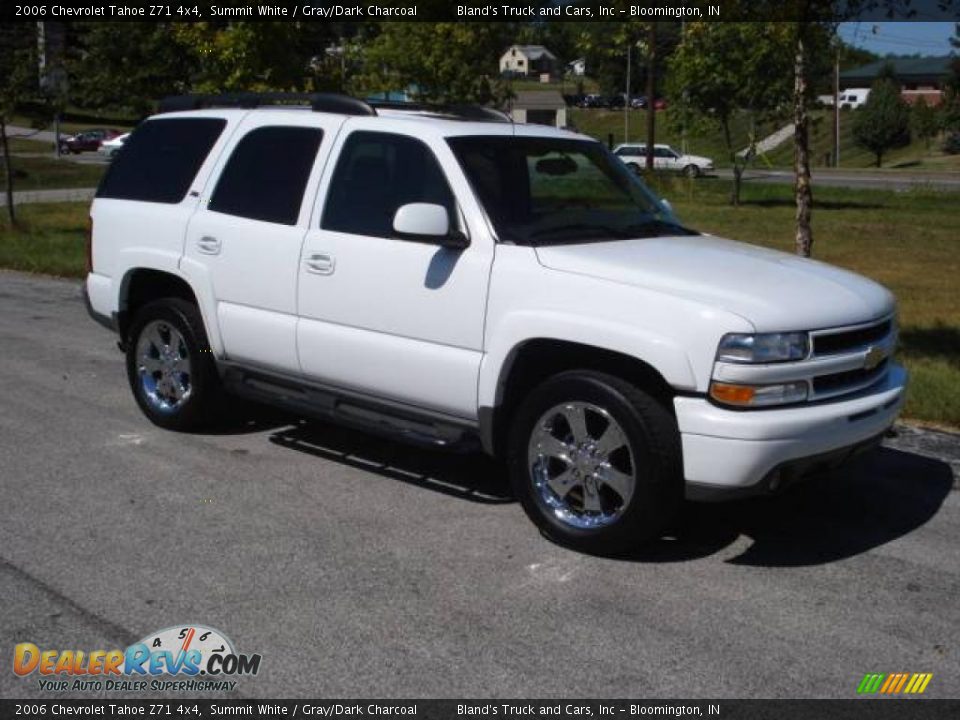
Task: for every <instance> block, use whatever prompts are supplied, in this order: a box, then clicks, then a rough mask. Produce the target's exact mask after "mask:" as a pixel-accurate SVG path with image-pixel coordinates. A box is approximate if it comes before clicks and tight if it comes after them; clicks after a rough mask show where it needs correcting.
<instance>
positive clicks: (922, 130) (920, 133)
mask: <svg viewBox="0 0 960 720" xmlns="http://www.w3.org/2000/svg"><path fill="white" fill-rule="evenodd" d="M939 128H940V118H938V117H937V111H936V109H935V108H933V107H931V106H930V105H928V104H927V101H926V100H925V99H924V98H923V97H922V96H921V97H919V98H917V101H916V102H915V103H914V104H913V107H912V108H910V130H911V132H912V133H913V134H914V135H915V136H916V137H917V138H919V139H920V140H923V141H924V144H925V145H926V147H927V149H928V150H929V149H930V141H931V140H932V139H933V138H934V137H935V136H936V134H937V130H939Z"/></svg>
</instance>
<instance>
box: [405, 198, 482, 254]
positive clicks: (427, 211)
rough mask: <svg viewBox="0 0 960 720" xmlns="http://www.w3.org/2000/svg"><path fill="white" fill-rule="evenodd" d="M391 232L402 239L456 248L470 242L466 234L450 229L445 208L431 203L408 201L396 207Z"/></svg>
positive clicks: (459, 248) (461, 247)
mask: <svg viewBox="0 0 960 720" xmlns="http://www.w3.org/2000/svg"><path fill="white" fill-rule="evenodd" d="M393 232H394V233H396V235H397V237H399V238H403V239H404V240H413V241H416V242H429V243H436V244H437V245H442V246H443V247H446V248H451V249H457V250H462V249H463V248H465V247H467V246H468V245H469V244H470V240H469V239H468V238H467V236H466V235H464V234H463V233H462V232H460V231H459V230H456V229H451V227H450V216H449V215H448V214H447V209H446V208H445V207H443V205H434V204H432V203H408V204H407V205H402V206H400V207H399V208H397V212H396V214H395V215H394V216H393Z"/></svg>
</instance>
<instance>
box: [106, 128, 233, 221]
mask: <svg viewBox="0 0 960 720" xmlns="http://www.w3.org/2000/svg"><path fill="white" fill-rule="evenodd" d="M226 124H227V121H226V120H223V119H220V118H170V119H166V120H163V119H160V120H149V121H147V122H145V123H142V124H141V125H140V126H139V127H138V128H137V129H136V130H134V131H133V133H131V135H130V137H129V138H127V141H126V142H125V143H124V145H123V154H122V155H118V156H117V158H116V159H115V160H114V161H113V162H112V163H111V165H110V168H109V169H108V170H107V173H106V175H104V177H103V180H102V181H101V182H100V187H99V188H98V189H97V197H100V198H116V199H119V200H141V201H144V202H157V203H178V202H180V201H181V200H183V198H184V196H185V195H186V194H187V191H188V190H189V189H190V183H192V182H193V178H194V177H195V176H196V174H197V171H198V170H199V169H200V166H201V165H203V161H204V160H206V158H207V155H208V154H209V152H210V148H212V147H213V144H214V143H215V142H216V141H217V138H219V137H220V133H221V132H223V128H224V126H226Z"/></svg>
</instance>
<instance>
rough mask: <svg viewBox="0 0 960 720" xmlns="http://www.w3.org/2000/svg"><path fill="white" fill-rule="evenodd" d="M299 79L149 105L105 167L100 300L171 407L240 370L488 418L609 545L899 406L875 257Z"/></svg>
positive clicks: (160, 401) (590, 146)
mask: <svg viewBox="0 0 960 720" xmlns="http://www.w3.org/2000/svg"><path fill="white" fill-rule="evenodd" d="M227 100H229V98H227V99H224V98H220V101H221V102H226V101H227ZM310 100H311V101H312V102H313V108H312V109H311V107H309V106H308V107H304V108H294V107H262V106H261V107H255V108H250V107H233V108H226V109H223V108H220V109H217V108H207V109H197V110H186V111H177V112H169V113H163V114H160V115H157V116H155V117H152V118H150V119H148V120H146V121H145V122H143V123H141V125H140V126H139V127H138V128H137V129H136V131H135V132H134V133H133V134H132V135H131V136H130V138H129V140H128V141H127V143H126V144H125V145H124V150H123V152H122V153H120V154H119V155H118V156H117V159H116V160H115V162H114V163H113V164H112V165H111V167H110V168H109V170H108V171H107V174H106V176H105V178H104V180H103V182H102V184H101V186H100V188H99V189H98V192H97V196H96V199H95V200H94V202H93V206H92V210H91V218H92V233H91V235H92V244H91V247H90V258H91V266H90V272H89V275H88V276H87V280H86V285H85V290H86V295H87V301H88V304H89V309H90V312H91V314H92V315H93V316H94V317H95V318H97V319H99V320H100V321H101V322H102V323H104V324H106V325H107V326H109V327H111V328H113V329H114V330H116V331H117V332H118V333H119V334H120V338H121V347H123V348H124V349H125V352H126V359H127V374H128V377H129V381H130V385H131V387H132V389H133V394H134V396H135V398H136V400H137V402H138V403H139V405H140V407H141V408H142V410H143V412H144V413H145V414H146V416H147V417H148V418H149V419H150V420H151V421H153V422H154V423H156V424H157V425H160V426H162V427H165V428H170V429H174V430H187V429H192V428H195V427H198V426H200V425H202V424H203V423H204V422H207V421H209V419H210V418H211V416H212V415H213V413H214V411H215V410H216V409H217V403H218V400H219V398H220V394H221V391H223V390H226V391H229V392H232V393H237V394H240V395H243V396H247V397H250V398H255V399H257V400H260V401H266V402H270V403H275V404H277V405H282V406H284V407H287V408H292V409H294V410H295V411H298V412H301V413H303V414H306V415H316V416H321V417H326V418H332V419H334V420H336V421H339V422H343V423H348V424H351V425H354V426H359V427H363V428H367V429H370V430H372V431H374V432H380V433H388V434H390V435H392V436H396V437H401V438H405V439H408V440H410V441H414V442H421V443H425V444H427V445H430V446H462V447H470V445H471V443H477V442H478V443H479V444H480V445H481V446H482V448H483V449H484V450H485V451H486V452H488V453H490V454H493V455H496V456H499V457H502V458H504V459H505V460H506V462H507V465H508V467H509V473H510V477H511V482H512V485H513V488H514V491H515V493H516V495H517V497H518V498H519V499H520V500H521V501H522V503H523V507H524V508H525V509H526V511H527V513H528V514H529V515H530V517H531V518H532V519H533V520H534V521H535V522H536V523H537V524H538V525H539V526H540V528H542V529H543V530H544V531H545V532H546V533H547V534H548V535H549V536H550V537H552V538H554V539H556V540H557V541H560V542H563V543H566V544H570V545H573V546H576V547H580V548H584V549H587V550H590V551H602V552H606V551H619V550H622V549H624V548H626V547H628V546H630V545H632V544H634V543H636V542H638V541H639V540H640V539H643V538H645V537H651V536H654V535H656V534H657V533H658V532H660V531H661V530H662V529H663V527H664V524H665V523H666V522H667V521H668V520H669V519H670V515H671V513H672V512H673V510H674V508H675V507H676V506H677V503H678V502H679V501H680V500H681V498H682V497H683V495H684V492H685V493H686V495H687V496H688V497H694V498H709V497H726V496H733V495H740V494H746V493H762V492H771V491H775V490H778V489H780V488H782V487H783V486H785V485H787V484H789V483H790V482H792V481H793V480H796V479H799V478H801V477H803V476H805V475H807V474H809V473H810V472H811V471H816V470H820V469H822V468H824V467H828V466H831V465H833V464H835V463H836V462H839V461H841V460H843V459H845V458H846V457H848V456H849V455H851V454H852V453H853V452H854V451H856V450H859V449H862V448H865V447H869V446H871V445H872V444H874V443H875V442H877V440H878V438H879V437H880V436H882V434H883V432H884V431H885V430H886V429H887V428H888V427H889V426H890V425H891V423H892V422H893V421H894V418H895V417H896V415H897V412H898V410H899V409H900V406H901V403H902V401H903V397H904V386H905V382H906V376H905V373H904V371H903V370H902V369H901V368H900V367H899V366H898V365H896V364H894V363H893V361H892V360H891V359H890V356H891V353H892V352H893V349H894V343H895V338H896V324H895V306H894V299H893V297H892V296H891V294H890V293H889V292H887V291H886V290H885V289H884V288H882V287H881V286H879V285H877V284H876V283H874V282H872V281H870V280H867V279H865V278H863V277H860V276H857V275H854V274H852V273H849V272H846V271H844V270H840V269H837V268H834V267H831V266H828V265H824V264H822V263H819V262H814V261H811V260H803V259H800V258H797V257H793V256H791V255H786V254H783V253H778V252H774V251H772V250H766V249H762V248H759V247H755V246H752V245H745V244H741V243H737V242H733V241H731V240H723V239H720V238H717V237H712V236H710V235H707V234H702V233H699V232H696V231H694V230H691V229H689V228H687V227H684V226H683V225H681V224H680V222H679V221H678V220H677V219H676V218H675V217H674V216H673V215H672V213H671V212H670V211H669V209H668V207H667V206H666V205H665V204H664V203H663V202H662V201H660V200H658V199H657V198H656V197H655V196H654V195H653V194H652V193H651V192H650V191H649V190H648V189H647V188H646V187H645V186H644V185H643V184H641V182H640V181H639V180H638V179H637V178H636V177H635V176H634V175H633V173H631V172H629V171H628V170H627V169H626V168H625V167H624V166H623V165H622V164H621V163H620V162H619V161H618V160H617V159H616V158H615V157H614V156H613V155H612V154H610V153H609V152H608V151H607V150H606V149H605V148H604V147H603V145H601V144H600V143H598V142H596V141H594V140H592V139H590V138H588V137H584V136H581V135H576V134H574V133H570V132H566V131H561V130H556V129H552V128H548V127H544V126H540V125H519V124H511V123H510V122H509V121H508V120H506V121H504V120H503V119H502V116H499V115H497V114H496V113H493V112H486V111H483V110H481V109H474V110H465V109H460V110H444V109H419V110H415V109H391V108H386V107H378V108H373V107H371V106H370V105H368V104H366V103H363V102H360V101H357V100H354V99H351V98H344V97H339V96H311V98H310ZM257 102H258V99H257V98H256V97H255V96H253V97H250V96H244V97H242V98H240V101H239V104H241V105H256V104H257ZM203 104H204V101H203V99H202V98H199V99H198V98H194V97H190V98H186V99H185V100H184V99H178V100H177V102H175V103H173V105H174V106H175V107H183V106H194V105H203Z"/></svg>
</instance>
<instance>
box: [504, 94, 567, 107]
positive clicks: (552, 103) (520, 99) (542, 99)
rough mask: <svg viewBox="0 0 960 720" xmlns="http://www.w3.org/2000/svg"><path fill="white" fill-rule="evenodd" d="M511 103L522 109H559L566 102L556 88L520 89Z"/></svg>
mask: <svg viewBox="0 0 960 720" xmlns="http://www.w3.org/2000/svg"><path fill="white" fill-rule="evenodd" d="M512 105H513V107H515V108H521V109H523V110H561V109H562V108H565V107H566V106H567V103H566V102H565V101H564V99H563V95H561V94H560V93H559V92H557V91H556V90H521V91H520V92H518V93H517V96H516V98H514V100H513V103H512Z"/></svg>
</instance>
